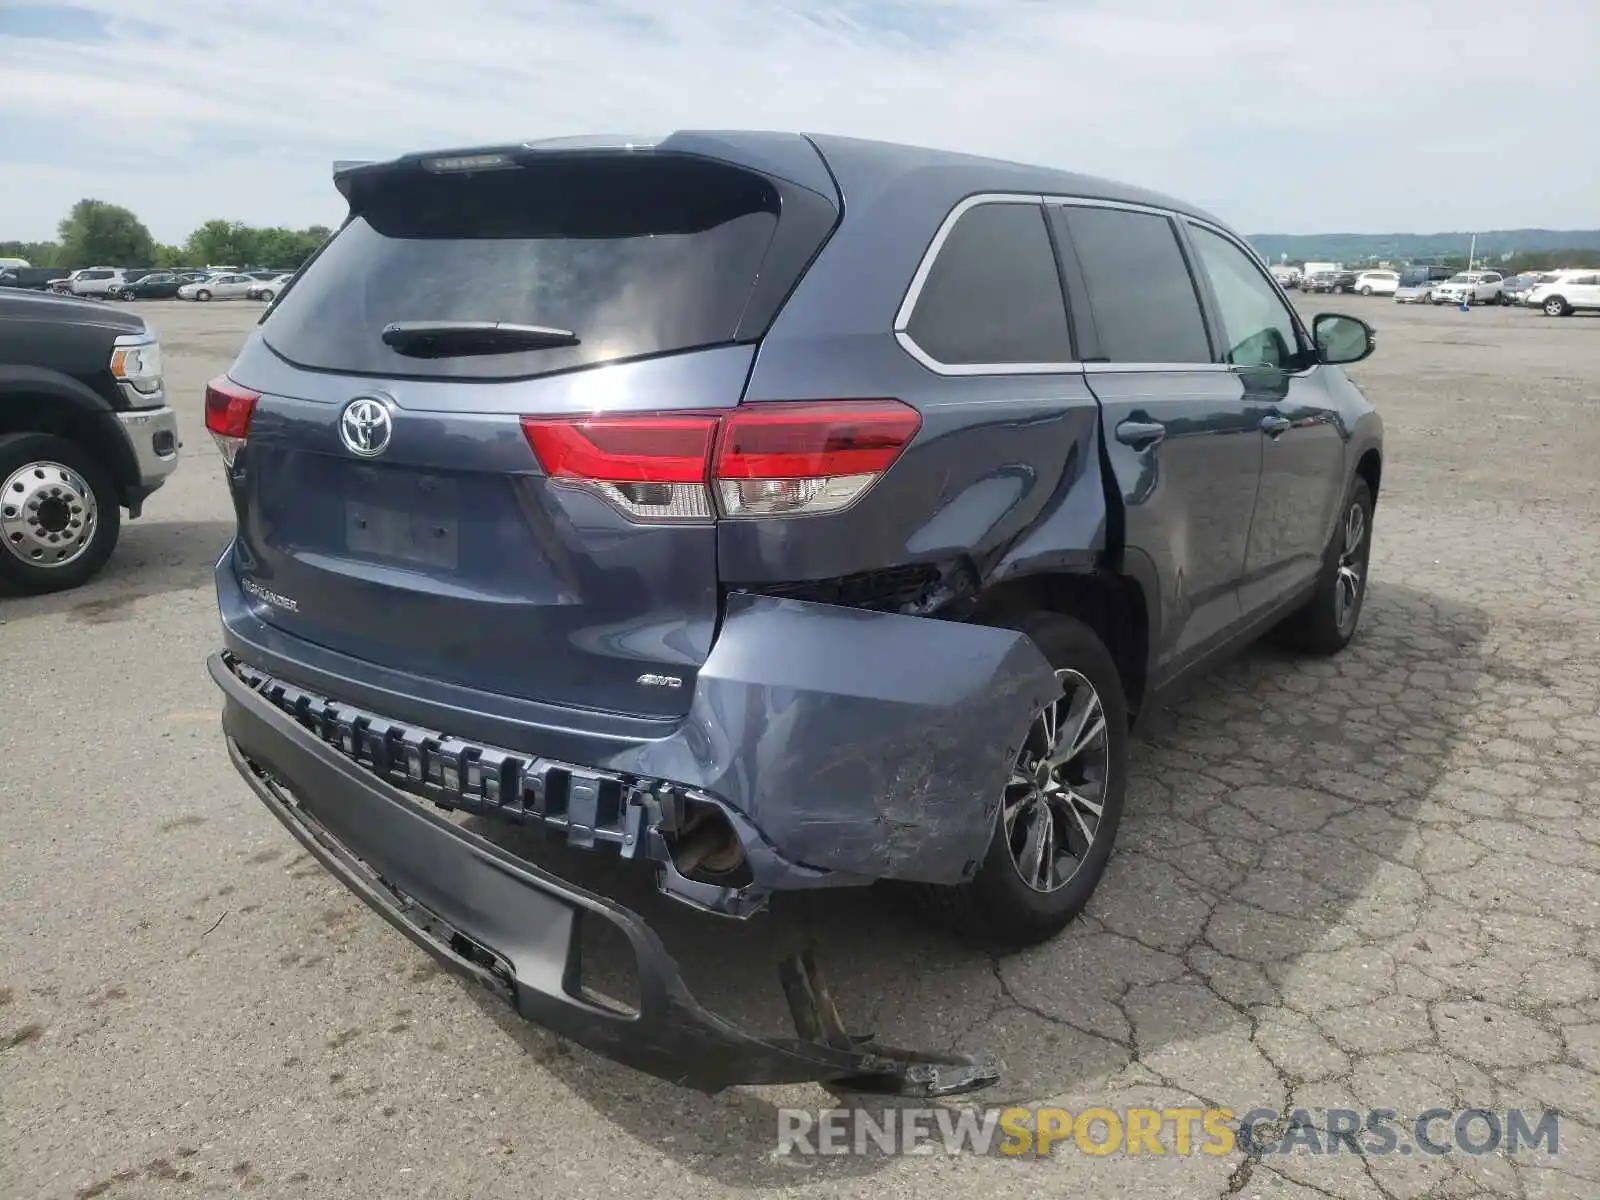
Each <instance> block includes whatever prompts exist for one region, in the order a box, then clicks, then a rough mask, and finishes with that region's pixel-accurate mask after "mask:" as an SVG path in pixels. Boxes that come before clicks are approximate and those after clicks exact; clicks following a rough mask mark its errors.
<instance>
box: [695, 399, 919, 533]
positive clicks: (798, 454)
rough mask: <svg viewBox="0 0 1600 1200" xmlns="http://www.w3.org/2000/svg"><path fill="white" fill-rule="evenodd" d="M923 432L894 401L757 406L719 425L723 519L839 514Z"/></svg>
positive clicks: (913, 415)
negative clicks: (720, 429)
mask: <svg viewBox="0 0 1600 1200" xmlns="http://www.w3.org/2000/svg"><path fill="white" fill-rule="evenodd" d="M921 425H922V418H921V416H919V415H918V413H917V410H916V409H914V408H911V407H909V406H907V405H904V404H901V403H900V402H899V401H898V400H854V401H823V402H821V403H806V404H762V405H752V406H750V407H748V408H739V409H736V410H734V411H733V412H731V413H729V414H728V416H727V417H726V418H724V420H723V422H722V433H721V436H720V437H719V438H718V439H717V455H716V461H715V463H714V464H713V467H712V472H711V474H712V478H713V479H715V480H716V485H717V502H718V505H719V506H720V508H721V510H722V513H723V515H724V516H729V517H776V516H791V515H793V516H798V515H805V514H811V513H826V512H837V511H838V510H839V509H842V508H848V507H849V506H850V505H852V504H854V503H855V502H856V501H857V500H859V499H860V498H861V496H862V495H863V494H864V493H865V492H866V490H867V489H868V488H870V487H871V486H872V485H873V484H874V483H875V482H877V479H878V477H879V476H880V475H882V474H883V473H884V472H885V471H887V470H888V469H889V467H890V465H891V464H892V463H893V462H894V460H895V459H896V458H898V457H900V452H901V451H902V450H904V449H905V447H906V444H907V443H908V442H910V441H911V439H912V438H913V437H915V436H916V433H917V430H918V428H920V427H921Z"/></svg>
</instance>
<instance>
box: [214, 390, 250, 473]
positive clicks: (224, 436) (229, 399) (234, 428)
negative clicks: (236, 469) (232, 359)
mask: <svg viewBox="0 0 1600 1200" xmlns="http://www.w3.org/2000/svg"><path fill="white" fill-rule="evenodd" d="M259 399H261V393H260V392H252V391H251V390H250V389H249V388H243V387H240V386H239V385H238V384H237V383H235V382H234V381H233V380H231V379H229V378H228V377H227V376H226V375H218V376H217V377H216V378H215V379H213V380H212V381H211V382H210V383H208V384H206V429H207V430H209V431H210V433H211V436H212V438H213V440H215V441H216V443H217V449H218V451H220V452H221V454H222V461H223V462H224V463H226V464H227V465H228V466H230V467H231V466H233V462H234V459H236V458H238V456H239V451H240V449H241V448H242V447H243V446H244V442H245V438H247V437H249V436H250V418H251V417H252V416H254V415H255V411H256V401H257V400H259Z"/></svg>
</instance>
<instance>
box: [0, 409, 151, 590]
mask: <svg viewBox="0 0 1600 1200" xmlns="http://www.w3.org/2000/svg"><path fill="white" fill-rule="evenodd" d="M121 518H122V512H121V509H120V508H119V507H118V501H117V494H116V489H115V488H114V487H113V486H112V483H111V479H110V477H109V476H107V474H106V472H105V471H104V469H102V467H101V466H100V464H99V462H97V461H96V460H95V459H94V458H93V456H91V455H90V454H88V453H87V452H86V451H84V450H83V449H82V448H80V447H79V446H78V445H77V444H76V443H74V442H69V441H67V440H66V439H65V438H59V437H54V436H52V435H50V434H44V433H14V434H10V435H8V436H6V437H0V580H4V581H5V582H7V583H10V584H11V585H13V586H14V587H16V588H17V589H19V590H20V591H23V592H26V593H29V594H33V595H38V594H41V593H44V592H60V591H65V590H67V589H68V588H75V587H77V586H78V585H80V584H82V583H85V582H87V581H88V580H89V579H90V578H91V577H92V576H94V575H95V574H96V573H97V572H98V571H99V570H100V568H101V567H103V566H105V563H106V560H107V559H108V558H110V557H111V551H112V549H113V548H114V547H115V546H116V544H117V535H118V533H119V532H120V529H121Z"/></svg>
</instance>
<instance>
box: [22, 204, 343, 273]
mask: <svg viewBox="0 0 1600 1200" xmlns="http://www.w3.org/2000/svg"><path fill="white" fill-rule="evenodd" d="M331 233H332V230H330V229H329V228H328V227H327V226H326V225H310V226H307V227H306V228H305V229H288V228H285V227H283V226H274V227H272V228H269V229H259V228H255V227H253V226H249V225H246V224H244V223H243V222H242V221H229V220H225V219H223V218H220V217H219V218H216V219H214V220H211V221H207V222H206V223H205V224H204V225H202V226H200V228H198V229H196V230H195V231H194V232H193V233H191V234H190V235H189V236H188V237H187V238H185V239H184V241H183V244H182V245H181V246H168V245H163V244H162V243H160V242H157V241H156V240H155V239H154V238H153V237H151V236H150V230H149V229H148V228H146V226H145V224H144V222H143V221H141V220H139V218H138V217H136V216H135V215H134V214H133V213H132V212H131V211H130V210H128V209H126V208H123V207H122V206H121V205H120V204H107V203H106V202H105V201H104V200H79V201H78V202H77V203H76V204H74V205H73V206H72V211H71V212H69V213H68V214H67V215H66V216H65V217H63V218H62V219H61V224H60V225H59V226H57V228H56V239H57V240H55V241H53V242H0V258H25V259H27V260H28V261H29V262H30V263H32V264H33V265H34V266H36V267H60V268H61V269H62V270H64V271H75V270H77V269H78V268H79V267H95V266H106V267H180V266H205V265H207V264H209V263H228V264H230V265H234V266H239V267H245V266H259V267H283V268H285V269H287V270H293V269H294V268H296V267H298V266H299V265H300V264H301V263H303V262H304V261H305V260H306V259H307V258H309V257H311V255H312V253H313V252H314V251H315V250H316V249H317V247H318V246H320V245H322V243H323V242H325V241H327V239H328V237H329V235H330V234H331Z"/></svg>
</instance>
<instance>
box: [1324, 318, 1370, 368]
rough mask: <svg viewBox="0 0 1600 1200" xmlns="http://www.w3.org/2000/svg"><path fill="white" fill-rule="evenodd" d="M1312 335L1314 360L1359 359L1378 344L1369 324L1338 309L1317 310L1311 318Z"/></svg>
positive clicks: (1327, 361)
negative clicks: (1315, 356)
mask: <svg viewBox="0 0 1600 1200" xmlns="http://www.w3.org/2000/svg"><path fill="white" fill-rule="evenodd" d="M1311 337H1312V340H1314V341H1315V342H1316V344H1317V361H1318V362H1324V363H1330V364H1335V365H1341V364H1344V363H1355V362H1360V361H1361V360H1362V359H1364V358H1366V357H1367V356H1368V355H1370V354H1371V353H1372V352H1373V351H1374V350H1375V349H1377V345H1378V335H1377V333H1376V332H1375V331H1374V330H1373V328H1372V326H1371V325H1368V324H1367V323H1366V322H1365V321H1363V320H1361V319H1360V318H1358V317H1346V316H1343V315H1341V314H1339V313H1319V314H1318V315H1317V316H1316V317H1315V318H1314V319H1313V320H1312V322H1311Z"/></svg>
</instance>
